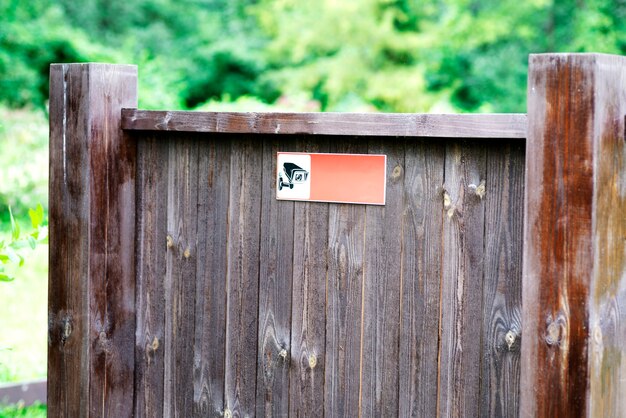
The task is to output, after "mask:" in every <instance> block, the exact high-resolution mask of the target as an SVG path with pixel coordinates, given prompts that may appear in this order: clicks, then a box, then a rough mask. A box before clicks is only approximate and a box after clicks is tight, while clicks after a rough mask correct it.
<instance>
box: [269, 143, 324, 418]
mask: <svg viewBox="0 0 626 418" xmlns="http://www.w3.org/2000/svg"><path fill="white" fill-rule="evenodd" d="M296 146H297V149H299V150H303V151H307V152H327V151H328V141H327V140H323V139H322V140H318V141H314V142H313V141H307V140H306V139H305V138H298V142H297V144H296ZM275 181H276V180H274V182H275ZM275 197H276V196H275V195H273V196H272V198H275ZM328 207H329V204H328V203H317V202H315V203H313V202H298V204H294V218H293V240H294V242H293V260H292V261H293V291H292V292H293V293H292V294H293V297H292V306H293V308H292V314H291V349H290V350H289V351H290V354H291V360H290V399H289V416H298V417H300V416H303V417H315V416H320V415H323V410H324V370H325V365H326V356H325V350H324V348H325V345H326V340H325V338H326V327H325V325H326V312H325V308H326V281H327V280H326V276H327V266H328V257H329V255H328V249H327V248H328Z"/></svg>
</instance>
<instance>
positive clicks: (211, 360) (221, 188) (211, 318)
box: [193, 136, 230, 417]
mask: <svg viewBox="0 0 626 418" xmlns="http://www.w3.org/2000/svg"><path fill="white" fill-rule="evenodd" d="M198 140H199V138H198ZM198 146H199V149H198V153H199V157H198V158H199V167H198V174H199V175H198V227H197V228H198V229H197V230H198V235H197V240H198V247H197V273H196V308H195V309H196V314H195V317H196V320H195V337H194V344H193V345H194V356H193V358H194V375H193V382H194V416H200V417H221V416H223V413H224V360H225V358H224V355H225V350H226V254H227V246H228V242H227V239H226V238H227V234H228V230H227V228H228V202H229V196H230V194H229V193H230V140H229V139H228V138H224V137H218V136H214V137H212V138H210V140H209V141H202V142H200V143H199V144H198Z"/></svg>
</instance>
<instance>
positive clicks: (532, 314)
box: [521, 54, 626, 417]
mask: <svg viewBox="0 0 626 418" xmlns="http://www.w3.org/2000/svg"><path fill="white" fill-rule="evenodd" d="M529 67H530V69H529V75H528V143H527V154H526V205H525V215H526V216H525V217H526V222H525V228H524V264H523V300H524V307H523V336H524V337H523V339H522V380H521V387H522V389H521V390H522V392H521V414H525V415H539V416H546V415H555V414H560V415H566V416H583V415H587V416H598V417H599V416H621V415H624V414H626V383H625V382H626V362H625V361H624V360H623V359H624V358H625V356H624V354H625V351H626V349H625V348H624V341H625V340H626V325H625V324H626V313H625V312H626V309H624V305H625V304H626V242H625V241H624V235H626V234H625V231H626V220H625V218H624V211H625V209H626V204H625V198H624V196H625V195H626V191H625V190H626V180H624V179H625V178H626V175H625V174H624V173H625V168H626V167H625V166H624V165H625V159H624V153H625V141H624V140H625V138H624V135H625V131H624V114H625V110H626V58H624V57H616V56H610V55H598V54H546V55H531V58H530V65H529Z"/></svg>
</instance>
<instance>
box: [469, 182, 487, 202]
mask: <svg viewBox="0 0 626 418" xmlns="http://www.w3.org/2000/svg"><path fill="white" fill-rule="evenodd" d="M468 188H469V189H470V190H471V191H472V193H474V194H475V195H476V196H478V197H479V198H480V199H481V200H482V198H483V197H485V193H487V189H486V187H485V180H481V181H480V184H478V186H477V185H475V184H470V185H469V186H468Z"/></svg>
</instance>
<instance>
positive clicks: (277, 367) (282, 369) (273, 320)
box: [256, 136, 295, 417]
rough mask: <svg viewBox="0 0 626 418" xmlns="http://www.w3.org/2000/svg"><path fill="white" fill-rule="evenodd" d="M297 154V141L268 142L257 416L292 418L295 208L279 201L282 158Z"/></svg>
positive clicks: (265, 145) (265, 151) (268, 139)
mask: <svg viewBox="0 0 626 418" xmlns="http://www.w3.org/2000/svg"><path fill="white" fill-rule="evenodd" d="M292 150H295V143H294V139H293V138H291V139H281V140H279V139H278V137H277V136H267V137H265V138H264V140H263V183H262V188H263V190H262V201H261V248H260V251H261V256H260V259H261V265H260V279H259V347H258V360H257V362H258V366H257V368H258V370H257V395H256V396H257V405H256V416H257V417H263V416H266V417H282V416H287V415H288V414H289V364H290V361H289V358H290V356H289V345H290V343H291V296H292V289H291V281H292V278H293V241H294V235H293V220H294V203H293V202H289V201H278V200H276V153H277V152H278V151H292Z"/></svg>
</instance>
